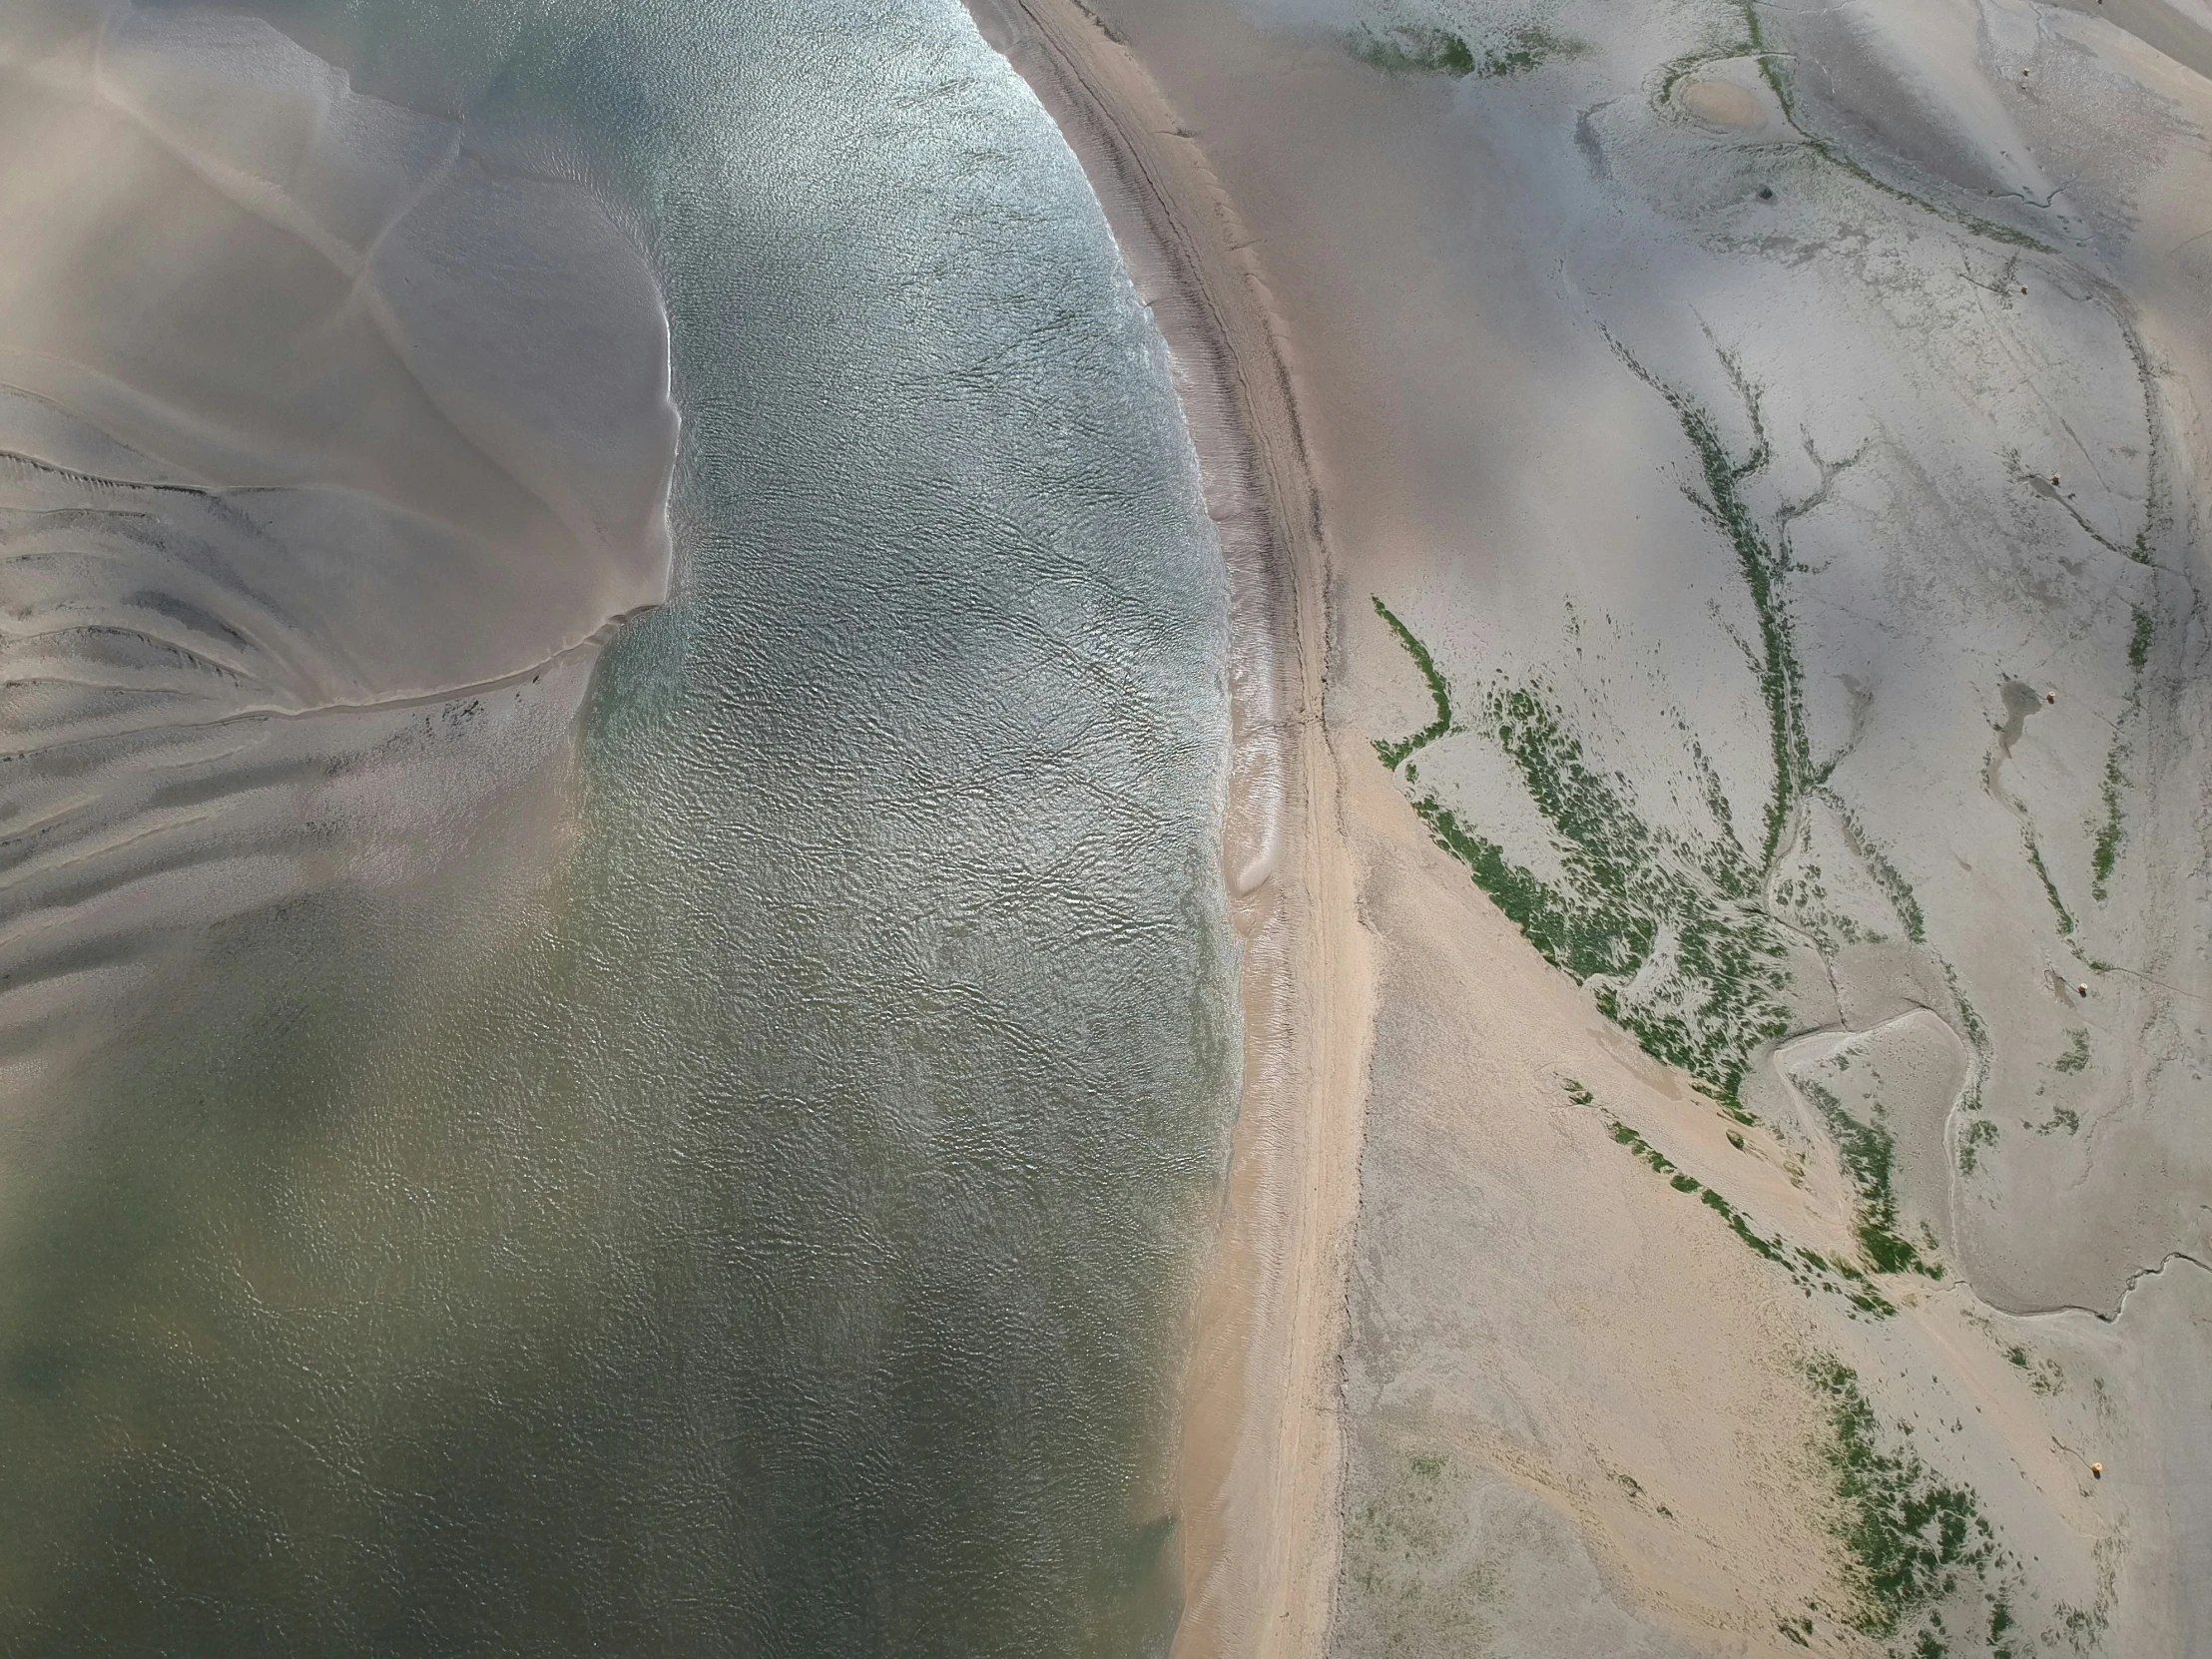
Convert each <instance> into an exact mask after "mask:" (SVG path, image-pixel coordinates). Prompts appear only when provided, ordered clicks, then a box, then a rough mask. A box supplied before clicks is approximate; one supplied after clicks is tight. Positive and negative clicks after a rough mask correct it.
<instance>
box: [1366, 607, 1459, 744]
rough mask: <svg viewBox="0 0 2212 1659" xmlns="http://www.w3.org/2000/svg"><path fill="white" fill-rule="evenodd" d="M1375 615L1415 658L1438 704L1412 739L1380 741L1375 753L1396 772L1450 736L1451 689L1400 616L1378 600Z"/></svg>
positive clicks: (1425, 648)
mask: <svg viewBox="0 0 2212 1659" xmlns="http://www.w3.org/2000/svg"><path fill="white" fill-rule="evenodd" d="M1375 614H1376V615H1377V616H1379V617H1381V618H1382V619H1383V621H1384V622H1385V623H1387V624H1388V625H1389V629H1390V632H1391V633H1393V634H1395V635H1396V636H1397V643H1398V644H1400V645H1402V646H1403V647H1405V652H1406V655H1407V656H1409V657H1411V658H1412V659H1413V666H1414V667H1415V668H1417V669H1419V670H1420V676H1421V678H1422V679H1423V680H1425V681H1427V682H1428V695H1429V696H1430V697H1431V698H1433V699H1434V700H1435V703H1436V718H1435V719H1434V720H1432V721H1430V722H1429V723H1428V724H1427V725H1426V726H1424V727H1422V728H1421V729H1420V730H1419V731H1418V732H1415V733H1414V734H1413V735H1412V736H1411V737H1409V738H1404V739H1401V740H1400V741H1398V742H1397V743H1383V742H1382V741H1381V740H1378V741H1377V743H1376V746H1375V753H1376V754H1377V755H1378V756H1379V757H1381V759H1382V762H1383V765H1384V766H1385V767H1387V768H1389V769H1390V771H1392V772H1395V771H1396V770H1397V769H1398V768H1399V767H1400V766H1402V765H1404V763H1405V761H1406V759H1407V758H1408V757H1410V756H1411V755H1412V754H1413V752H1414V751H1415V750H1418V749H1421V748H1423V747H1425V746H1426V745H1428V744H1432V743H1434V742H1435V741H1436V740H1437V739H1438V738H1441V737H1444V736H1446V735H1448V734H1449V733H1450V731H1451V687H1450V686H1449V685H1447V684H1446V683H1445V681H1444V677H1443V675H1442V674H1441V673H1440V672H1439V671H1438V670H1437V668H1436V659H1435V658H1433V657H1431V656H1430V655H1429V654H1428V647H1427V646H1425V645H1423V644H1421V642H1420V641H1419V640H1417V639H1415V638H1414V637H1413V631H1412V629H1410V628H1408V627H1406V626H1405V624H1404V623H1402V622H1400V621H1399V620H1398V619H1397V614H1396V613H1395V612H1394V611H1392V610H1391V609H1390V608H1389V606H1387V605H1385V604H1383V601H1382V600H1381V599H1377V600H1376V601H1375Z"/></svg>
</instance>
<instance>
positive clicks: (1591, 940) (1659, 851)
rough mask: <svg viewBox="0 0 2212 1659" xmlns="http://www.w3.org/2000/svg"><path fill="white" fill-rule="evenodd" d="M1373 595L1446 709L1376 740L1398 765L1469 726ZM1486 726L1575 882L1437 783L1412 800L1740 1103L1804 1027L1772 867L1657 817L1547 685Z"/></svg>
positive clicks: (1640, 1024)
mask: <svg viewBox="0 0 2212 1659" xmlns="http://www.w3.org/2000/svg"><path fill="white" fill-rule="evenodd" d="M1374 603H1375V609H1376V614H1377V615H1378V616H1380V617H1381V618H1382V619H1383V622H1384V623H1385V624H1386V625H1387V626H1388V627H1389V629H1390V632H1391V634H1392V635H1393V636H1394V637H1395V638H1396V640H1397V641H1398V643H1399V645H1400V646H1401V647H1402V648H1403V649H1404V651H1405V653H1406V655H1407V656H1408V657H1409V658H1411V660H1412V662H1413V666H1414V667H1415V668H1416V669H1417V670H1418V671H1419V672H1420V675H1421V678H1422V680H1423V681H1424V682H1425V683H1426V684H1427V686H1428V691H1429V696H1430V698H1431V699H1432V700H1433V703H1434V706H1435V718H1434V719H1433V720H1431V721H1430V722H1429V724H1428V725H1427V726H1426V727H1424V728H1422V729H1421V730H1420V731H1419V732H1416V733H1414V734H1413V735H1412V736H1410V737H1407V738H1401V739H1396V740H1393V741H1378V742H1377V743H1376V745H1375V752H1376V756H1377V758H1378V759H1379V760H1381V761H1382V762H1383V765H1384V766H1386V767H1388V768H1390V769H1391V770H1392V771H1396V770H1398V769H1399V768H1400V767H1404V766H1405V763H1406V762H1407V761H1409V760H1410V758H1411V757H1412V756H1413V755H1414V754H1415V753H1416V752H1418V751H1419V750H1420V749H1421V748H1423V747H1424V746H1426V745H1427V744H1430V743H1433V742H1435V741H1436V740H1437V739H1439V738H1442V737H1444V736H1446V735H1448V734H1450V733H1453V732H1456V731H1459V730H1461V728H1458V727H1456V726H1454V725H1453V703H1452V696H1451V687H1450V684H1449V682H1448V681H1447V680H1446V679H1445V677H1444V674H1443V672H1442V670H1441V669H1439V668H1438V667H1437V665H1436V660H1435V656H1434V654H1433V653H1432V652H1431V651H1430V650H1429V649H1428V647H1427V646H1426V645H1425V644H1423V643H1422V642H1421V640H1420V639H1419V638H1417V637H1416V636H1415V635H1414V634H1413V632H1412V630H1411V629H1409V628H1407V627H1406V626H1405V624H1404V622H1403V621H1402V620H1401V619H1400V618H1398V616H1397V615H1396V614H1395V613H1394V612H1392V611H1391V610H1390V609H1389V607H1388V606H1387V605H1385V604H1384V603H1383V601H1382V600H1381V599H1380V598H1377V599H1376V600H1375V601H1374ZM1473 729H1474V730H1475V731H1476V732H1478V733H1479V734H1480V735H1481V736H1483V737H1486V738H1488V739H1489V740H1491V741H1492V742H1493V743H1495V744H1496V745H1497V747H1498V749H1499V750H1500V751H1501V752H1502V753H1503V754H1504V756H1505V758H1506V759H1507V760H1508V761H1510V762H1511V763H1512V765H1513V768H1514V771H1515V772H1516V773H1518V775H1519V777H1520V781H1521V784H1522V786H1523V787H1524V789H1525V790H1526V791H1527V794H1528V798H1529V801H1530V802H1531V804H1532V805H1533V806H1534V807H1535V809H1536V811H1537V813H1538V814H1539V815H1540V816H1541V818H1542V820H1543V823H1544V826H1545V828H1546V830H1548V831H1549V839H1550V841H1551V845H1552V848H1553V850H1554V851H1555V852H1556V853H1557V855H1558V858H1559V864H1560V869H1561V871H1562V875H1563V879H1561V880H1558V881H1552V880H1547V879H1545V878H1544V877H1543V876H1540V875H1538V874H1537V873H1535V872H1534V871H1533V870H1531V869H1529V868H1528V867H1527V866H1526V865H1525V864H1523V863H1521V862H1519V861H1518V860H1516V859H1515V858H1513V857H1512V856H1511V855H1510V854H1509V853H1508V852H1507V851H1506V849H1505V848H1504V847H1503V846H1502V845H1500V844H1499V843H1498V842H1497V841H1495V840H1492V839H1491V838H1490V837H1489V836H1487V835H1485V834H1483V833H1481V831H1480V830H1477V829H1475V828H1474V827H1473V826H1471V825H1469V824H1467V823H1466V822H1464V821H1463V820H1462V819H1461V818H1460V816H1459V814H1458V813H1457V812H1455V811H1454V810H1453V809H1452V808H1451V807H1449V806H1447V805H1445V803H1444V802H1443V801H1442V799H1441V798H1439V797H1438V796H1437V795H1436V794H1435V793H1434V792H1433V791H1426V790H1417V789H1416V790H1415V793H1413V794H1412V795H1411V796H1410V800H1411V804H1412V808H1413V811H1414V812H1415V813H1417V814H1418V815H1419V816H1420V819H1421V822H1422V823H1424V824H1425V825H1427V827H1428V832H1429V834H1430V836H1431V837H1432V838H1433V839H1434V841H1435V842H1436V844H1437V845H1438V846H1439V847H1441V848H1442V849H1443V850H1444V851H1446V852H1448V853H1450V854H1451V855H1452V856H1453V857H1454V858H1456V859H1458V860H1459V862H1460V863H1462V864H1464V865H1465V866H1466V868H1467V872H1468V874H1469V875H1471V876H1472V877H1473V878H1474V882H1475V885H1477V886H1479V887H1480V888H1481V889H1482V890H1483V891H1484V892H1485V893H1487V894H1488V895H1489V896H1490V899H1491V901H1492V902H1494V903H1495V904H1496V905H1497V907H1498V908H1499V909H1500V910H1502V911H1504V913H1505V914H1506V916H1507V917H1508V918H1510V919H1511V921H1512V922H1513V924H1514V925H1515V926H1516V927H1518V928H1519V929H1520V930H1521V933H1522V936H1523V937H1525V938H1526V939H1527V940H1528V941H1529V943H1531V944H1533V945H1534V946H1535V947H1536V948H1537V950H1538V951H1540V952H1541V953H1542V954H1543V957H1544V959H1545V960H1546V961H1548V962H1550V963H1552V965H1554V966H1555V967H1558V968H1560V969H1562V970H1564V971H1565V972H1566V973H1567V974H1568V975H1569V976H1570V977H1572V978H1573V979H1574V980H1575V981H1576V983H1578V984H1589V985H1591V986H1592V992H1593V996H1594V999H1595V1001H1596V1003H1597V1007H1598V1010H1599V1012H1601V1013H1603V1014H1604V1015H1605V1016H1606V1018H1608V1019H1610V1020H1612V1021H1613V1022H1614V1023H1615V1024H1617V1025H1619V1026H1620V1027H1621V1028H1622V1029H1623V1030H1625V1031H1627V1032H1628V1033H1629V1034H1630V1035H1632V1036H1634V1037H1635V1038H1636V1039H1637V1041H1638V1042H1639V1043H1640V1044H1641V1045H1642V1046H1643V1049H1644V1051H1645V1052H1646V1053H1648V1054H1650V1055H1651V1056H1652V1057H1653V1058H1654V1059H1657V1060H1662V1061H1665V1062H1667V1063H1668V1064H1670V1065H1676V1066H1679V1067H1681V1068H1682V1069H1683V1070H1684V1071H1686V1072H1688V1073H1689V1074H1690V1075H1691V1076H1692V1077H1693V1078H1695V1079H1696V1080H1697V1083H1698V1085H1699V1086H1700V1087H1701V1088H1702V1089H1704V1090H1705V1091H1706V1092H1707V1093H1708V1094H1710V1095H1712V1096H1713V1097H1714V1098H1715V1099H1717V1100H1719V1101H1721V1102H1723V1103H1724V1104H1728V1105H1734V1104H1736V1101H1737V1090H1738V1087H1739V1085H1740V1084H1741V1083H1742V1080H1743V1076H1744V1073H1745V1071H1746V1070H1747V1069H1748V1067H1749V1065H1750V1062H1751V1055H1752V1054H1753V1052H1755V1051H1756V1050H1757V1049H1758V1047H1759V1046H1760V1045H1761V1044H1762V1043H1765V1042H1767V1041H1769V1040H1770V1039H1772V1038H1774V1037H1778V1036H1780V1035H1781V1034H1782V1033H1783V1032H1784V1031H1786V1030H1788V1029H1789V1014H1788V1010H1787V1009H1786V1008H1785V1006H1784V1005H1783V1001H1782V997H1783V995H1784V993H1785V992H1786V990H1787V988H1788V977H1787V973H1786V970H1785V969H1784V968H1783V966H1782V957H1783V955H1784V945H1783V941H1782V935H1781V932H1780V930H1779V928H1778V927H1777V926H1776V925H1775V923H1774V921H1773V919H1772V918H1771V917H1769V916H1767V915H1766V914H1764V913H1763V912H1762V911H1761V910H1760V909H1759V908H1758V906H1757V902H1756V895H1757V893H1758V888H1759V870H1758V868H1757V867H1756V866H1755V865H1754V864H1753V863H1752V862H1751V861H1750V860H1749V859H1748V858H1747V857H1746V856H1745V855H1744V852H1743V849H1742V848H1741V847H1740V846H1738V845H1737V844H1736V841H1735V838H1734V835H1733V833H1732V832H1730V831H1729V830H1728V828H1727V826H1726V824H1725V822H1723V823H1721V824H1719V825H1717V826H1716V830H1715V832H1714V833H1713V834H1712V835H1710V836H1707V837H1699V838H1693V837H1690V836H1687V835H1683V834H1679V833H1674V832H1671V831H1666V830H1656V829H1654V828H1653V827H1652V826H1651V825H1650V824H1648V823H1647V822H1645V820H1644V818H1643V817H1642V815H1641V814H1640V813H1638V812H1637V811H1636V808H1635V806H1634V804H1633V803H1632V802H1631V801H1630V799H1629V797H1628V793H1627V791H1626V789H1625V787H1624V786H1623V784H1622V782H1621V780H1620V779H1619V778H1618V777H1617V776H1614V775H1608V774H1606V773H1603V772H1601V771H1599V770H1598V769H1597V767H1596V766H1594V765H1593V764H1592V762H1591V761H1590V759H1589V757H1588V756H1587V755H1586V754H1585V752H1584V750H1583V747H1582V744H1581V741H1580V739H1579V738H1577V737H1576V736H1575V735H1574V733H1573V732H1572V731H1571V730H1569V728H1568V726H1567V724H1566V722H1565V721H1564V719H1563V718H1562V717H1561V715H1560V714H1559V711H1558V708H1557V706H1556V705H1555V704H1554V703H1553V701H1552V700H1551V698H1550V697H1549V696H1548V695H1547V693H1546V691H1545V689H1544V688H1542V687H1540V686H1520V687H1511V688H1499V689H1496V690H1493V691H1492V692H1491V693H1490V694H1489V695H1488V696H1487V697H1486V698H1484V700H1483V703H1482V707H1481V710H1480V713H1479V715H1478V716H1477V717H1475V720H1474V725H1473ZM1406 771H1407V773H1408V777H1407V778H1406V783H1407V785H1408V787H1409V788H1413V787H1414V780H1413V778H1412V777H1411V776H1410V773H1411V769H1410V768H1409V767H1407V768H1406Z"/></svg>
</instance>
